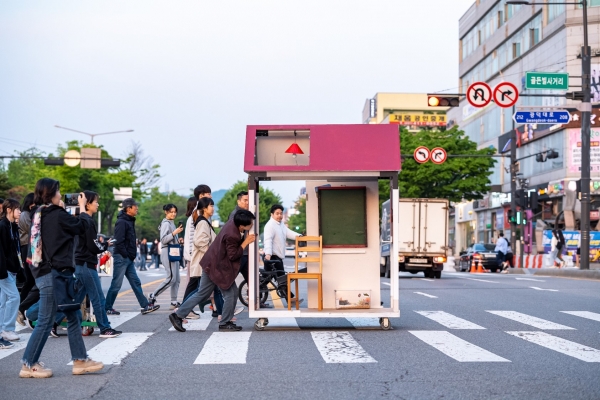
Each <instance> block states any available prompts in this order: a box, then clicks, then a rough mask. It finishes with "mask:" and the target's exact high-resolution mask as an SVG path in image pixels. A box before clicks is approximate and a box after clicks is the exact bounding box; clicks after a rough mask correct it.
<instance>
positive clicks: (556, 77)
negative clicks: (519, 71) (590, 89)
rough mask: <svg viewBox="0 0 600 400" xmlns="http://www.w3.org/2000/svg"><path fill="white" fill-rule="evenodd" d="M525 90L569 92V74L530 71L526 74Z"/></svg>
mask: <svg viewBox="0 0 600 400" xmlns="http://www.w3.org/2000/svg"><path fill="white" fill-rule="evenodd" d="M525 89H554V90H569V74H567V73H562V72H533V71H528V72H527V73H526V74H525Z"/></svg>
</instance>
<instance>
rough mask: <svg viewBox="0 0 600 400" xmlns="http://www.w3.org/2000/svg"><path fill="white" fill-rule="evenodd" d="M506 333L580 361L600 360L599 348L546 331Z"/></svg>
mask: <svg viewBox="0 0 600 400" xmlns="http://www.w3.org/2000/svg"><path fill="white" fill-rule="evenodd" d="M506 333H508V334H509V335H513V336H516V337H518V338H521V339H523V340H526V341H528V342H531V343H535V344H537V345H539V346H543V347H545V348H547V349H550V350H554V351H557V352H559V353H562V354H566V355H567V356H570V357H574V358H577V359H578V360H581V361H585V362H594V363H596V362H600V350H596V349H594V348H592V347H588V346H584V345H582V344H579V343H575V342H572V341H570V340H567V339H563V338H560V337H557V336H553V335H550V334H549V333H546V332H522V331H511V332H506Z"/></svg>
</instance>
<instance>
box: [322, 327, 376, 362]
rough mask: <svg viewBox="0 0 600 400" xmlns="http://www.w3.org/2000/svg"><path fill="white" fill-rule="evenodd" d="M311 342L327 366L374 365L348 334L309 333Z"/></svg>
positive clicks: (372, 359) (332, 332)
mask: <svg viewBox="0 0 600 400" xmlns="http://www.w3.org/2000/svg"><path fill="white" fill-rule="evenodd" d="M310 334H311V335H312V338H313V341H314V343H315V345H316V346H317V349H318V350H319V353H321V357H323V360H325V362H326V363H328V364H346V363H376V362H377V361H376V360H375V359H374V358H373V357H371V356H370V355H369V353H367V352H366V351H365V350H364V349H363V348H362V346H361V345H360V344H358V342H357V341H356V340H355V339H354V338H353V337H352V335H350V333H349V332H337V331H329V332H327V331H326V332H311V333H310Z"/></svg>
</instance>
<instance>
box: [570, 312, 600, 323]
mask: <svg viewBox="0 0 600 400" xmlns="http://www.w3.org/2000/svg"><path fill="white" fill-rule="evenodd" d="M561 313H565V314H571V315H575V316H577V317H581V318H587V319H591V320H592V321H598V322H600V314H598V313H594V312H591V311H561Z"/></svg>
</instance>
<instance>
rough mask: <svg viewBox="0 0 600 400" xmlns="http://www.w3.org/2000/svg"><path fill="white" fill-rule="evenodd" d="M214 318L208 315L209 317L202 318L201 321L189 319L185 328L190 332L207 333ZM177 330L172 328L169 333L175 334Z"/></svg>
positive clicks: (184, 325)
mask: <svg viewBox="0 0 600 400" xmlns="http://www.w3.org/2000/svg"><path fill="white" fill-rule="evenodd" d="M212 319H213V317H211V316H210V314H209V315H208V317H200V319H188V320H187V321H188V322H187V324H183V327H184V328H185V329H186V330H188V331H205V330H206V328H208V325H209V324H210V321H212ZM174 331H175V328H174V327H170V328H169V332H174Z"/></svg>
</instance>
